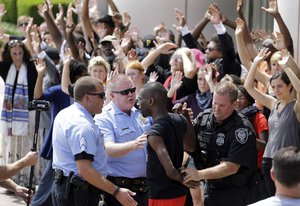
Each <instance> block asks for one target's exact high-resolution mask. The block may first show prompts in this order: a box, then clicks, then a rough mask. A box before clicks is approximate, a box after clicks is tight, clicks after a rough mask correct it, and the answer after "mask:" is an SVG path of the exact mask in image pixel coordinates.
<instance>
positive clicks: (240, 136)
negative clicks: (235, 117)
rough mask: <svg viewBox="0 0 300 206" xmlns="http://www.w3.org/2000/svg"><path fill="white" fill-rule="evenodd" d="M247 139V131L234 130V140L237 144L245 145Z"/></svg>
mask: <svg viewBox="0 0 300 206" xmlns="http://www.w3.org/2000/svg"><path fill="white" fill-rule="evenodd" d="M248 137H249V134H248V129H246V128H239V129H237V130H235V138H236V140H237V141H238V142H239V143H241V144H245V143H246V142H247V141H248Z"/></svg>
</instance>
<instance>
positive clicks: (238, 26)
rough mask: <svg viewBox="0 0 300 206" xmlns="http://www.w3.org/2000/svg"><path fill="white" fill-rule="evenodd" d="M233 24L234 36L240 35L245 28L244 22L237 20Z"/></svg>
mask: <svg viewBox="0 0 300 206" xmlns="http://www.w3.org/2000/svg"><path fill="white" fill-rule="evenodd" d="M235 23H236V29H235V34H240V33H241V32H242V31H243V30H244V28H245V22H244V21H243V20H242V19H240V18H237V19H236V21H235Z"/></svg>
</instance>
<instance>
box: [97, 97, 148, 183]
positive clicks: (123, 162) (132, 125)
mask: <svg viewBox="0 0 300 206" xmlns="http://www.w3.org/2000/svg"><path fill="white" fill-rule="evenodd" d="M94 119H95V123H96V125H97V126H98V127H99V129H100V130H101V133H102V134H103V137H104V142H105V143H107V142H115V143H124V142H129V141H133V140H135V139H136V138H138V137H139V136H140V135H142V134H143V133H144V132H145V131H147V130H148V129H149V128H150V126H151V124H150V119H149V118H144V117H143V116H142V114H141V112H140V111H139V110H138V109H136V108H132V109H131V111H130V115H128V114H126V113H124V112H122V111H121V110H120V109H119V108H118V107H117V106H116V105H115V104H114V103H113V102H110V103H109V104H108V105H106V106H105V107H104V108H103V109H102V113H101V114H98V115H96V116H95V117H94ZM146 158H147V150H146V145H145V147H144V148H143V149H139V150H134V151H131V152H129V153H128V154H126V155H123V156H121V157H117V158H113V157H108V175H110V176H114V177H128V178H136V177H146Z"/></svg>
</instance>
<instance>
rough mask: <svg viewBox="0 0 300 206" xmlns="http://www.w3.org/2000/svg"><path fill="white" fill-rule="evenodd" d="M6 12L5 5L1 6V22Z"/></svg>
mask: <svg viewBox="0 0 300 206" xmlns="http://www.w3.org/2000/svg"><path fill="white" fill-rule="evenodd" d="M6 12H7V11H6V10H5V4H0V21H1V19H2V17H3V16H4V14H5V13H6Z"/></svg>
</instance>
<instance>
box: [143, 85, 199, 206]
mask: <svg viewBox="0 0 300 206" xmlns="http://www.w3.org/2000/svg"><path fill="white" fill-rule="evenodd" d="M138 105H139V107H140V109H141V112H142V115H143V116H144V117H147V116H151V117H152V118H153V121H154V123H153V125H152V127H151V129H150V130H149V131H148V132H147V137H148V145H147V152H148V161H147V183H148V197H149V201H148V204H149V205H155V206H160V205H164V206H168V205H172V206H183V205H184V203H185V198H186V194H187V187H186V186H185V185H183V184H182V177H181V174H180V171H179V169H180V168H181V166H182V161H183V152H184V146H185V147H188V146H189V145H188V142H186V141H185V135H189V131H191V134H193V129H192V125H191V122H190V121H189V122H187V120H186V118H185V117H183V116H182V115H179V114H172V113H170V114H169V113H168V111H167V91H166V89H165V88H164V87H163V85H162V84H160V83H158V82H153V83H148V84H146V85H144V86H143V88H142V89H141V91H140V95H139V97H138Z"/></svg>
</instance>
